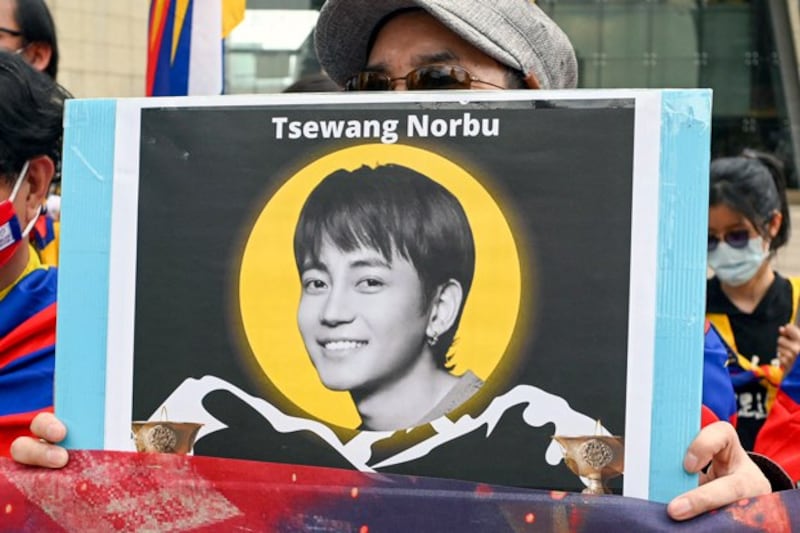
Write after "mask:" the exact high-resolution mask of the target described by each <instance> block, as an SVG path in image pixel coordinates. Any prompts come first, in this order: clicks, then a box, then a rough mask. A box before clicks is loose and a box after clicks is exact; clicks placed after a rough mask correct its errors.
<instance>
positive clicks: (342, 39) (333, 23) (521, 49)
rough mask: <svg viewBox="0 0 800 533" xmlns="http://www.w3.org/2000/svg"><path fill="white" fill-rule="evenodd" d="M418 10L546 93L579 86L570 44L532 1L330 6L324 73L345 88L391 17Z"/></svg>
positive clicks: (331, 1) (374, 0) (382, 1)
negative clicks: (530, 77)
mask: <svg viewBox="0 0 800 533" xmlns="http://www.w3.org/2000/svg"><path fill="white" fill-rule="evenodd" d="M410 7H420V8H422V9H424V10H426V11H427V12H429V13H430V14H431V15H432V16H433V17H434V18H436V19H437V20H438V21H439V22H441V23H442V24H444V25H445V26H447V27H448V28H450V30H452V31H453V32H455V33H456V34H457V35H459V36H460V37H461V38H462V39H464V40H465V41H467V42H469V43H470V44H472V45H473V46H475V47H476V48H478V49H479V50H481V51H483V52H484V53H486V54H487V55H489V56H490V57H492V58H494V59H496V60H497V61H499V62H500V63H502V64H504V65H508V66H510V67H512V68H515V69H517V70H520V71H521V72H523V73H524V74H529V73H531V72H532V73H533V74H534V75H535V76H536V78H537V79H538V80H539V85H540V86H541V88H542V89H569V88H574V87H575V86H576V85H577V83H578V65H577V61H576V60H575V52H574V50H573V48H572V44H571V43H570V42H569V39H568V38H567V36H566V35H565V34H564V32H563V31H562V30H561V28H559V27H558V26H557V25H556V23H555V22H553V20H552V19H550V18H549V17H548V16H547V15H545V13H544V12H543V11H542V10H541V9H540V8H539V7H538V6H537V5H536V4H534V3H533V2H532V1H531V0H328V1H327V2H326V3H325V5H324V6H323V7H322V11H321V12H320V15H319V20H318V21H317V29H316V33H315V40H316V46H317V56H318V57H319V61H320V64H321V65H322V68H324V69H325V71H326V72H327V73H328V75H329V76H330V77H331V78H332V79H333V80H334V81H335V82H336V83H338V84H339V85H344V82H345V81H347V79H348V78H350V77H351V76H352V75H353V74H355V73H357V72H358V71H359V70H361V69H362V68H363V67H364V65H365V64H366V62H367V57H368V54H369V51H368V50H367V46H368V45H369V42H370V38H371V37H372V34H373V33H374V31H375V28H376V27H377V26H378V24H379V23H380V22H381V21H382V20H383V19H384V18H385V17H386V16H388V15H390V14H391V13H393V12H395V11H397V10H399V9H404V8H410Z"/></svg>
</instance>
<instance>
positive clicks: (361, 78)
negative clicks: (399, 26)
mask: <svg viewBox="0 0 800 533" xmlns="http://www.w3.org/2000/svg"><path fill="white" fill-rule="evenodd" d="M400 80H403V81H405V82H406V89H408V90H409V91H432V90H437V89H471V88H472V84H473V83H476V82H477V83H485V84H486V85H491V86H492V87H496V88H498V89H505V87H501V86H500V85H496V84H494V83H491V82H488V81H484V80H480V79H478V78H476V77H475V76H473V75H472V74H470V73H469V71H467V70H466V69H464V68H463V67H459V66H457V65H426V66H424V67H419V68H415V69H414V70H412V71H411V72H409V73H408V74H406V75H405V76H401V77H399V78H392V77H389V76H388V75H387V74H384V73H383V72H375V71H369V70H363V71H361V72H359V73H358V74H356V75H355V76H353V77H352V78H350V79H349V80H347V81H346V82H345V84H344V90H345V91H391V90H392V88H394V84H395V82H397V81H400Z"/></svg>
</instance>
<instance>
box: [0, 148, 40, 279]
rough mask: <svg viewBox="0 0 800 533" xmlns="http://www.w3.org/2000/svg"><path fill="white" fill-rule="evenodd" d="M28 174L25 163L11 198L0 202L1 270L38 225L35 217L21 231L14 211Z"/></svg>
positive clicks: (26, 163)
mask: <svg viewBox="0 0 800 533" xmlns="http://www.w3.org/2000/svg"><path fill="white" fill-rule="evenodd" d="M27 173H28V162H27V161H25V164H24V165H23V166H22V171H21V172H20V173H19V177H18V178H17V182H16V183H15V184H14V189H13V190H12V191H11V196H9V197H8V199H6V200H3V201H2V202H0V268H2V267H4V266H5V265H6V263H8V262H9V261H10V260H11V258H12V257H13V256H14V254H15V253H16V252H17V249H19V247H20V245H21V244H22V241H23V240H24V239H25V238H26V237H27V236H28V233H30V231H31V229H32V228H33V225H34V224H35V223H36V217H34V218H33V219H31V221H30V222H28V225H27V226H26V227H25V229H24V230H22V231H20V224H19V218H18V217H17V211H16V209H14V198H15V197H16V196H17V192H18V191H19V188H20V186H21V185H22V182H23V181H25V175H26V174H27Z"/></svg>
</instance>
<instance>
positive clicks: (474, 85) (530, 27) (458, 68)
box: [12, 0, 778, 520]
mask: <svg viewBox="0 0 800 533" xmlns="http://www.w3.org/2000/svg"><path fill="white" fill-rule="evenodd" d="M315 40H316V44H317V54H318V56H319V59H320V64H321V66H322V68H323V69H324V70H325V72H327V73H328V75H329V76H330V77H331V78H332V79H333V81H334V82H336V83H337V84H338V85H340V86H342V87H345V89H346V90H390V89H394V90H401V89H406V90H413V89H511V88H529V89H539V88H541V89H568V88H574V87H576V86H577V72H578V69H577V61H576V59H575V53H574V50H573V48H572V45H571V44H570V42H569V39H568V38H567V36H566V35H565V34H564V33H563V31H562V30H561V29H560V28H559V27H558V26H557V25H556V24H555V23H554V22H553V21H552V20H550V19H549V18H548V17H547V15H545V14H544V12H543V11H542V10H541V9H540V8H539V7H538V6H537V5H536V4H535V3H533V2H531V1H529V0H492V1H486V0H382V1H380V2H375V1H373V0H328V1H327V2H326V3H325V5H324V7H323V9H322V11H321V12H320V17H319V20H318V24H317V29H316V34H315ZM698 408H699V406H698ZM31 429H32V431H33V433H34V434H35V435H36V436H38V437H39V438H40V439H43V440H38V439H34V438H29V437H28V438H26V437H23V438H20V439H17V440H16V441H15V442H14V444H13V445H12V455H13V457H14V458H15V459H16V460H17V461H19V462H22V463H27V464H34V465H42V466H48V467H55V468H58V467H61V466H63V465H64V464H66V462H67V460H68V455H67V452H66V450H64V449H63V448H61V447H59V446H57V445H56V444H54V443H57V442H60V441H61V440H62V439H63V438H64V436H65V434H66V428H65V427H64V425H63V424H62V423H61V422H60V421H59V420H58V419H56V418H55V417H54V416H53V415H52V414H49V413H45V414H42V415H40V416H38V417H37V418H36V419H34V421H33V423H32V426H31ZM709 464H710V465H711V466H710V467H709ZM706 467H708V468H706ZM684 468H685V469H686V470H687V471H688V472H693V473H697V472H700V471H701V470H706V471H707V474H702V475H701V483H702V486H700V487H698V488H696V489H693V490H691V491H689V492H687V493H685V494H683V495H680V496H678V497H677V498H675V499H674V500H673V501H672V502H670V504H669V506H668V507H667V512H668V513H669V515H670V516H671V517H673V518H674V519H678V520H684V519H688V518H691V517H694V516H697V515H698V514H700V513H703V512H705V511H709V510H711V509H715V508H718V507H721V506H723V505H726V504H728V503H732V502H735V501H737V500H739V499H742V498H748V497H753V496H758V495H760V494H766V493H768V492H770V490H771V488H772V487H771V486H770V480H768V479H767V477H766V476H765V474H764V473H763V472H767V474H771V473H772V472H771V471H769V470H764V471H762V470H761V469H760V468H759V466H757V465H756V463H755V462H754V461H753V460H752V459H751V458H750V457H749V456H748V455H747V453H746V452H745V451H744V449H743V448H742V446H741V444H740V443H739V439H738V438H737V435H736V432H735V430H734V429H733V426H731V425H730V424H728V423H725V422H716V423H712V424H709V425H708V426H706V427H705V428H703V429H702V430H701V432H700V433H699V435H698V436H697V438H696V439H695V440H694V441H693V442H692V443H691V444H690V446H689V448H688V450H687V452H686V455H685V459H684ZM774 486H775V487H776V488H777V486H778V485H777V484H775V485H774Z"/></svg>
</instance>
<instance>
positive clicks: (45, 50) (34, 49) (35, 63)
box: [23, 41, 53, 71]
mask: <svg viewBox="0 0 800 533" xmlns="http://www.w3.org/2000/svg"><path fill="white" fill-rule="evenodd" d="M23 54H24V55H25V58H26V59H27V60H28V63H30V64H31V66H32V67H33V68H35V69H36V70H38V71H44V69H46V68H47V65H49V64H50V58H51V57H52V56H53V49H52V48H51V47H50V45H49V44H47V43H43V42H41V41H34V42H32V43H28V46H26V47H25V51H24V52H23Z"/></svg>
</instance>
